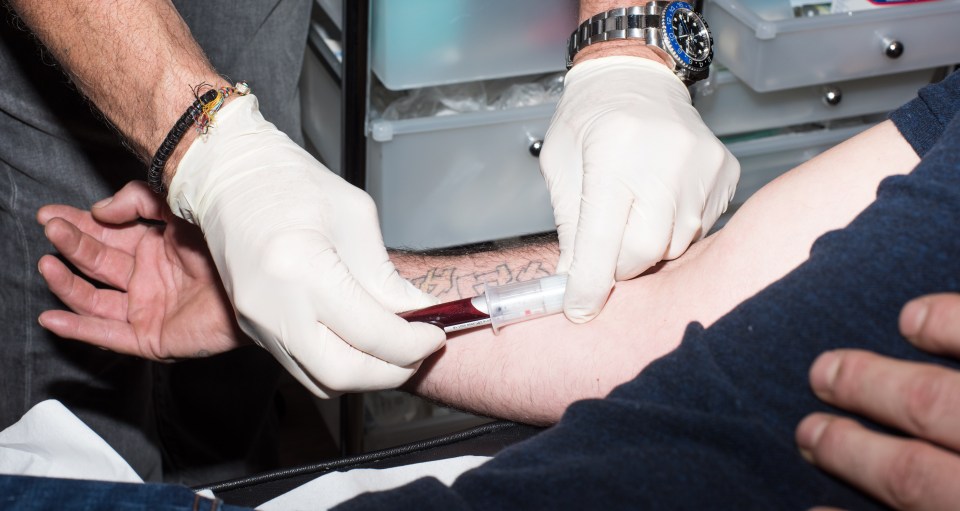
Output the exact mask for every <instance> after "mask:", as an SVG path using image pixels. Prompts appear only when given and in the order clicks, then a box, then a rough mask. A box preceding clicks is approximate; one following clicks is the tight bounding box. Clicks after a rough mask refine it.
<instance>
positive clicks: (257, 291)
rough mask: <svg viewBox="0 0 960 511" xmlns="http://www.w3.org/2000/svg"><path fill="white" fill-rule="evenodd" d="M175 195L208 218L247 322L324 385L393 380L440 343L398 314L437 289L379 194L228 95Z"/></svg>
mask: <svg viewBox="0 0 960 511" xmlns="http://www.w3.org/2000/svg"><path fill="white" fill-rule="evenodd" d="M168 202H169V204H170V206H171V208H172V209H173V211H174V213H175V214H177V215H178V216H181V217H183V218H185V219H187V220H188V221H191V222H193V223H195V224H197V225H199V226H200V227H201V229H202V230H203V233H204V237H205V238H206V240H207V245H208V246H209V248H210V252H211V254H212V255H213V259H214V262H215V263H216V266H217V270H218V272H219V273H220V277H221V278H222V280H223V284H224V287H225V288H226V291H227V294H228V295H229V296H230V300H231V302H232V303H233V305H234V307H235V309H236V314H237V319H238V321H239V324H240V326H241V328H243V330H244V332H246V333H247V334H248V335H250V336H251V337H253V338H254V340H255V341H256V342H257V343H258V344H260V345H261V346H262V347H264V348H266V349H267V350H269V351H270V352H271V353H272V354H273V355H274V357H276V358H277V360H279V361H280V362H281V363H282V364H283V366H284V367H285V368H286V369H287V370H288V371H290V372H291V373H292V374H293V375H294V376H295V377H296V378H297V379H298V380H299V381H300V382H301V383H302V384H304V385H305V386H307V387H308V388H309V389H310V390H311V391H312V392H314V393H315V394H317V395H320V396H324V397H327V396H331V395H334V394H336V393H339V392H344V391H362V390H370V389H381V388H390V387H396V386H398V385H400V384H401V383H403V382H404V381H406V380H407V379H408V378H409V377H410V376H411V375H412V374H413V372H414V371H416V369H417V368H418V367H419V364H420V362H421V361H422V360H423V359H424V358H425V357H427V356H429V355H430V354H431V353H433V352H434V351H436V350H437V349H438V348H439V347H440V346H442V345H443V342H444V340H445V336H444V333H443V331H442V330H440V329H439V328H436V327H434V326H432V325H428V324H424V323H408V322H406V321H404V320H402V319H400V318H399V317H397V316H396V315H395V314H394V313H396V312H398V311H403V310H410V309H417V308H420V307H424V306H428V305H432V304H433V303H435V300H434V299H433V298H432V297H430V296H428V295H425V294H423V293H421V292H420V291H419V290H417V289H416V288H414V287H413V286H412V285H410V284H409V283H408V282H407V281H405V280H403V279H402V278H401V277H400V276H399V274H398V273H397V271H396V269H395V268H394V266H393V264H392V263H391V262H390V260H389V258H388V257H387V252H386V249H385V248H384V246H383V240H382V236H381V235H380V229H379V224H378V221H377V215H376V208H375V206H374V204H373V200H372V199H371V198H370V196H369V195H367V194H366V193H365V192H363V191H362V190H359V189H358V188H356V187H354V186H351V185H350V184H348V183H347V182H346V181H344V180H343V179H341V178H340V177H339V176H337V175H335V174H333V173H332V172H330V171H329V170H328V169H326V168H325V167H324V166H323V165H322V164H320V163H319V162H318V161H316V159H314V158H313V157H312V156H310V155H309V154H308V153H307V152H306V151H304V150H303V149H302V148H300V147H299V146H297V145H296V144H295V143H294V142H293V141H291V140H290V139H289V138H288V137H287V136H286V135H285V134H283V133H282V132H280V131H278V130H277V129H276V128H275V127H274V126H273V125H272V124H270V123H269V122H267V121H266V120H264V118H263V117H262V116H261V115H260V112H259V110H258V106H257V101H256V98H255V97H253V96H252V95H248V96H243V97H239V98H237V99H235V100H234V101H233V102H231V103H228V104H227V105H226V106H225V107H224V108H223V110H222V111H221V112H220V113H219V115H218V116H217V118H216V125H215V126H214V127H213V128H212V129H211V130H210V132H209V134H208V135H206V137H201V138H198V139H197V140H196V141H195V142H194V143H193V144H192V145H191V146H190V149H189V150H188V151H187V152H186V154H185V156H184V158H183V160H182V161H181V162H180V164H179V166H178V167H177V172H176V174H175V175H174V177H173V180H172V182H171V185H170V194H169V197H168Z"/></svg>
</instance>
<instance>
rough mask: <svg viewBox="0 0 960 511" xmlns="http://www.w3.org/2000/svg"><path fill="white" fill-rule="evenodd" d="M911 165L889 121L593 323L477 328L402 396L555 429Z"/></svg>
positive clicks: (799, 174) (774, 273) (802, 254)
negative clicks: (578, 404) (571, 411)
mask: <svg viewBox="0 0 960 511" xmlns="http://www.w3.org/2000/svg"><path fill="white" fill-rule="evenodd" d="M917 162H918V157H917V155H916V154H915V153H914V152H913V150H912V149H911V148H910V146H909V145H908V144H907V142H906V141H905V140H904V139H903V138H902V137H901V136H900V134H899V133H898V132H897V130H896V128H895V127H894V126H893V124H892V123H890V122H885V123H883V124H881V125H880V126H878V127H875V128H873V129H871V130H869V131H867V132H866V133H864V134H861V135H860V136H857V137H854V138H853V139H851V140H849V141H847V142H845V143H843V144H841V145H840V146H838V147H836V148H834V149H832V150H830V151H828V152H826V153H824V154H823V155H821V156H819V157H817V158H815V159H813V160H811V161H809V162H808V163H806V164H804V165H801V166H799V167H797V168H796V169H794V170H792V171H791V172H789V173H787V174H785V175H784V176H781V177H780V178H779V179H777V180H775V181H774V182H773V183H771V184H769V185H767V186H766V187H764V188H763V189H762V190H761V191H760V192H758V193H757V194H756V195H755V196H754V197H753V198H751V199H750V200H749V201H748V202H747V203H746V204H745V205H744V206H743V207H742V208H741V209H740V210H739V211H738V212H737V214H736V215H735V216H734V218H733V219H731V221H730V222H729V223H728V224H727V225H726V226H725V227H724V228H723V229H722V230H721V231H720V232H718V233H717V234H715V235H713V236H711V237H709V238H707V239H705V240H703V241H701V242H699V243H696V244H694V245H692V246H691V247H690V249H689V250H688V251H687V253H686V254H684V255H683V257H681V258H679V259H677V260H675V261H671V262H668V263H666V264H665V265H663V267H662V268H660V270H659V271H657V272H656V273H653V274H650V275H647V276H644V277H640V278H638V279H634V280H631V281H627V282H621V283H619V284H617V287H616V288H615V289H614V291H613V294H612V295H611V297H610V301H609V302H608V304H607V305H606V307H605V308H604V310H603V312H602V313H601V314H600V315H599V316H598V317H597V318H596V319H595V320H593V321H591V322H590V323H587V324H583V325H575V324H573V323H570V322H568V321H566V320H565V319H564V318H563V316H553V317H549V318H544V319H541V320H537V321H533V322H528V323H520V324H516V325H512V326H510V327H507V328H505V329H503V330H502V331H501V333H500V335H498V336H494V335H493V334H492V332H491V331H490V330H489V329H481V330H476V331H472V332H469V333H464V334H461V335H458V336H455V337H452V338H451V339H450V340H449V341H448V342H447V345H446V347H445V348H444V349H443V350H442V351H440V352H438V354H436V355H435V356H434V357H433V358H431V359H429V360H428V361H427V363H426V364H425V365H424V367H423V368H421V370H420V372H419V373H418V374H417V375H416V376H414V378H413V380H411V381H410V382H408V384H407V386H406V388H408V389H409V390H412V391H413V392H416V393H418V394H421V395H423V396H425V397H428V398H431V399H436V400H438V401H442V402H445V403H449V404H451V405H453V406H457V407H460V408H463V409H467V410H470V411H473V412H477V413H480V414H486V415H492V416H497V417H505V418H510V419H514V420H519V421H524V422H530V423H541V424H548V423H551V422H554V421H556V420H557V419H558V418H559V417H560V414H561V413H562V412H563V410H564V409H565V408H566V406H567V405H568V404H570V403H571V402H573V401H575V400H577V399H582V398H590V397H602V396H604V395H606V394H607V393H608V392H609V391H610V390H611V389H612V388H613V387H614V386H616V385H618V384H620V383H622V382H625V381H627V380H629V379H631V378H633V377H634V376H635V375H636V374H637V373H638V372H639V371H640V370H642V369H643V368H644V367H645V366H646V365H647V364H649V363H650V362H651V361H653V360H655V359H656V358H658V357H660V356H662V355H664V354H666V353H668V352H669V351H671V350H673V349H674V348H675V347H676V346H677V345H678V344H679V342H680V339H681V337H682V335H683V331H684V329H685V328H686V326H687V325H688V324H689V323H690V322H692V321H699V322H700V323H702V324H704V325H709V324H711V323H713V322H714V321H715V320H717V319H718V318H719V317H720V316H722V315H723V314H724V313H726V312H727V311H729V310H730V309H732V308H733V307H734V306H735V305H737V304H738V303H740V302H741V301H743V300H745V299H747V298H749V297H750V296H751V295H753V294H754V293H756V292H757V291H759V290H760V289H762V288H763V287H765V286H766V285H768V284H770V283H772V282H773V281H775V280H777V279H778V278H780V277H782V276H783V275H785V274H786V273H788V272H789V271H790V270H792V269H793V268H795V267H796V266H797V265H799V264H800V263H801V262H803V261H804V260H805V259H806V257H807V255H808V253H809V250H810V247H811V245H812V244H813V241H814V240H815V239H816V238H817V237H818V236H820V235H821V234H823V233H825V232H827V231H829V230H833V229H838V228H841V227H843V226H845V225H846V224H847V223H849V222H850V221H851V220H852V219H853V218H854V216H856V215H857V214H858V213H859V212H860V211H862V210H863V209H864V208H865V207H866V206H867V205H868V204H869V203H870V202H872V201H873V199H874V197H875V193H876V188H877V185H878V184H879V182H880V180H881V179H883V178H884V177H886V176H888V175H892V174H897V173H906V172H909V171H910V170H911V169H912V168H913V166H914V165H916V163H917ZM826 183H829V186H827V185H826ZM551 248H552V247H551ZM502 256H503V264H504V265H506V266H508V267H512V268H518V267H523V266H524V265H529V261H534V260H538V258H548V257H551V252H550V251H549V249H545V247H540V248H539V249H538V250H536V251H532V252H528V253H525V252H524V251H523V249H516V250H515V251H514V252H513V253H504V254H502ZM517 261H519V264H517ZM552 261H553V260H552V259H550V260H546V261H544V266H549V264H550V263H551V262H552ZM431 262H432V263H434V264H435V267H436V268H438V269H444V268H450V267H452V266H453V265H451V264H450V263H449V261H440V260H434V261H429V260H420V261H416V260H404V259H402V258H401V259H399V260H397V265H398V267H399V268H400V269H401V272H402V273H403V274H404V276H406V277H408V278H414V277H415V276H416V275H424V274H431V273H430V272H431V266H430V264H431ZM441 271H442V270H441ZM466 273H469V271H467V272H466ZM433 274H436V272H435V271H434V272H433ZM414 282H417V278H414ZM424 282H425V281H424ZM428 290H429V289H428Z"/></svg>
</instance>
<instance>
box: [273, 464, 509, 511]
mask: <svg viewBox="0 0 960 511" xmlns="http://www.w3.org/2000/svg"><path fill="white" fill-rule="evenodd" d="M489 459H490V457H489V456H460V457H457V458H449V459H445V460H437V461H428V462H425V463H416V464H413V465H404V466H402V467H394V468H385V469H380V470H378V469H367V468H363V469H355V470H350V471H348V472H333V473H330V474H326V475H323V476H321V477H318V478H316V479H314V480H313V481H310V482H309V483H306V484H303V485H301V486H298V487H296V488H294V489H293V490H290V491H289V492H287V493H284V494H283V495H280V496H279V497H277V498H275V499H273V500H271V501H269V502H267V503H265V504H263V505H260V506H257V509H258V510H259V511H299V510H310V511H316V510H318V509H329V508H331V507H333V506H336V505H337V504H340V503H342V502H345V501H347V500H349V499H351V498H353V497H356V496H357V495H360V494H362V493H367V492H373V491H383V490H389V489H391V488H397V487H399V486H403V485H405V484H407V483H410V482H413V481H415V480H417V479H420V478H421V477H435V478H437V479H438V480H439V481H440V482H441V483H443V484H445V485H447V486H449V485H451V484H453V481H454V480H456V478H457V477H458V476H459V475H460V474H462V473H464V472H466V471H467V470H470V469H472V468H475V467H479V466H480V465H482V464H483V463H484V462H486V461H487V460H489Z"/></svg>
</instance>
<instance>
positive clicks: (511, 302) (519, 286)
mask: <svg viewBox="0 0 960 511" xmlns="http://www.w3.org/2000/svg"><path fill="white" fill-rule="evenodd" d="M566 288H567V275H566V274H565V273H561V274H558V275H551V276H549V277H544V278H541V279H537V280H528V281H525V282H513V283H510V284H504V285H502V286H487V287H486V290H485V291H484V295H485V296H486V299H487V312H488V314H490V324H491V325H492V326H493V332H494V333H498V331H499V330H500V327H503V326H505V325H509V324H511V323H519V322H520V321H527V320H529V319H534V318H540V317H543V316H549V315H551V314H556V313H558V312H561V311H563V292H564V291H565V290H566Z"/></svg>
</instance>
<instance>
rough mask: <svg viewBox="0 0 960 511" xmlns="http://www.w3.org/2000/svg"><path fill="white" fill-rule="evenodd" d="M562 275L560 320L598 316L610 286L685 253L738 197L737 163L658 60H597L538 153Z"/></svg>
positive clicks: (564, 102)
mask: <svg viewBox="0 0 960 511" xmlns="http://www.w3.org/2000/svg"><path fill="white" fill-rule="evenodd" d="M540 168H541V171H542V172H543V176H544V178H545V179H546V181H547V187H548V188H549V189H550V198H551V202H552V203H553V211H554V216H555V218H556V223H557V230H558V233H559V237H560V261H559V263H558V265H557V272H568V273H569V277H568V281H567V290H566V296H565V298H564V307H563V308H564V313H565V314H566V316H567V317H568V318H569V319H570V320H572V321H575V322H578V323H580V322H585V321H589V320H590V319H593V318H594V317H595V316H596V315H597V314H598V313H599V312H600V309H601V308H603V305H604V303H605V302H606V300H607V296H608V295H609V294H610V290H611V288H612V287H613V285H614V282H615V280H614V279H616V280H627V279H631V278H633V277H636V276H637V275H640V274H641V273H642V272H644V271H645V270H647V269H648V268H649V267H651V266H652V265H654V264H656V263H657V262H659V261H660V260H662V259H673V258H676V257H678V256H680V255H681V254H682V253H683V252H684V251H685V250H686V249H687V247H688V246H689V245H690V243H692V242H693V241H695V240H697V239H699V238H700V237H702V236H703V235H705V234H706V232H707V231H708V230H709V229H710V227H711V226H712V225H713V223H714V222H715V221H716V220H717V218H718V217H719V216H720V215H721V214H722V213H723V212H724V211H725V210H726V208H727V205H728V203H729V202H730V199H732V198H733V194H734V191H735V189H736V184H737V180H738V179H739V176H740V164H739V163H738V162H737V160H736V158H734V156H733V155H732V154H730V152H729V151H728V150H727V148H726V147H724V145H723V144H722V143H720V141H719V140H717V138H716V137H715V136H714V135H713V133H711V131H710V129H709V128H707V127H706V126H705V125H704V124H703V120H701V119H700V114H699V113H697V111H696V110H695V109H694V108H693V106H692V105H691V101H690V93H689V92H688V91H687V88H686V87H685V86H684V85H683V82H681V81H680V79H679V78H677V76H676V75H674V74H673V72H672V71H670V70H669V69H667V67H666V66H664V65H663V64H661V63H659V62H655V61H653V60H649V59H645V58H641V57H621V56H615V57H603V58H596V59H592V60H587V61H584V62H581V63H579V64H577V65H576V66H574V67H573V69H571V70H570V72H568V73H567V77H566V80H565V84H564V90H563V95H562V97H561V98H560V104H559V106H558V107H557V111H556V114H555V115H554V117H553V120H552V121H551V124H550V129H549V130H548V131H547V135H546V137H545V139H544V145H543V151H542V153H541V154H540Z"/></svg>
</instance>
